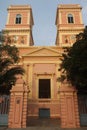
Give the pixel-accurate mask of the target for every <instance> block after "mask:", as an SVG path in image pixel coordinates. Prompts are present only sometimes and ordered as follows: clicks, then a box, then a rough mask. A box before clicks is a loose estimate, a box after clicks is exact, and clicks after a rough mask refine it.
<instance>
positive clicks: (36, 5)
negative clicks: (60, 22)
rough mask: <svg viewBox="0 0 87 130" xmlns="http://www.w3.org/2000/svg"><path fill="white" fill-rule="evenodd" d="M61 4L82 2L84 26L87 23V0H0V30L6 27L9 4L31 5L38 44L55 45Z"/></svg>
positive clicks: (35, 41)
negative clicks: (57, 12)
mask: <svg viewBox="0 0 87 130" xmlns="http://www.w3.org/2000/svg"><path fill="white" fill-rule="evenodd" d="M59 4H80V5H81V6H82V18H83V23H84V26H85V25H87V0H0V31H1V30H2V29H4V27H5V24H6V20H7V8H8V6H9V5H30V6H31V8H32V12H33V18H34V26H33V39H34V44H35V45H36V46H53V45H55V40H56V33H57V28H56V25H55V19H56V11H57V7H58V5H59Z"/></svg>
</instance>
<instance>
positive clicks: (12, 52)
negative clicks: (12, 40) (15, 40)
mask: <svg viewBox="0 0 87 130" xmlns="http://www.w3.org/2000/svg"><path fill="white" fill-rule="evenodd" d="M18 62H19V51H18V48H16V46H10V45H8V44H6V45H4V44H1V45H0V94H9V93H10V89H11V87H12V85H14V84H15V82H16V77H15V76H16V75H17V74H21V75H23V74H24V69H23V68H22V67H20V66H18V64H17V63H18Z"/></svg>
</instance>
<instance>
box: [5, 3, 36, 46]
mask: <svg viewBox="0 0 87 130" xmlns="http://www.w3.org/2000/svg"><path fill="white" fill-rule="evenodd" d="M7 10H8V16H7V23H6V25H5V29H4V31H5V32H7V34H6V35H8V36H9V37H10V40H11V44H14V45H16V46H32V45H33V44H34V41H33V36H32V27H33V25H34V22H33V15H32V9H31V7H30V6H29V5H11V6H9V8H8V9H7Z"/></svg>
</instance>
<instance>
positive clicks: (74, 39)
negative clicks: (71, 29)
mask: <svg viewBox="0 0 87 130" xmlns="http://www.w3.org/2000/svg"><path fill="white" fill-rule="evenodd" d="M75 41H76V36H75V35H72V36H71V42H72V43H74V42H75Z"/></svg>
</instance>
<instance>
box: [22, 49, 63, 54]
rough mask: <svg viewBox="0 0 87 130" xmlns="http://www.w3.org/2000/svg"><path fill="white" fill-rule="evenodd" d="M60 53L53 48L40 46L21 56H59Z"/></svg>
mask: <svg viewBox="0 0 87 130" xmlns="http://www.w3.org/2000/svg"><path fill="white" fill-rule="evenodd" d="M60 55H61V53H60V52H59V51H57V50H55V49H52V48H50V47H40V48H38V49H35V50H33V51H32V52H29V53H27V54H25V55H23V56H60Z"/></svg>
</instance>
